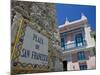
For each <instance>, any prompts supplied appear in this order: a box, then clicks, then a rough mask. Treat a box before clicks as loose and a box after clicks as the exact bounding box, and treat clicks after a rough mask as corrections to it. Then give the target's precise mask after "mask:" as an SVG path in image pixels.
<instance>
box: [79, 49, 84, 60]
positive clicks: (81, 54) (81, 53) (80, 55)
mask: <svg viewBox="0 0 100 75" xmlns="http://www.w3.org/2000/svg"><path fill="white" fill-rule="evenodd" d="M85 59H86V58H85V53H84V51H81V52H78V60H85Z"/></svg>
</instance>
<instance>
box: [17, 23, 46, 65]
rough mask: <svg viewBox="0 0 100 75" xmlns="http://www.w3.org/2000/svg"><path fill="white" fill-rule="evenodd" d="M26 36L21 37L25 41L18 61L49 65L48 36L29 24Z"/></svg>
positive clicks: (25, 32)
mask: <svg viewBox="0 0 100 75" xmlns="http://www.w3.org/2000/svg"><path fill="white" fill-rule="evenodd" d="M23 34H24V36H23V37H21V38H20V39H19V41H21V42H23V44H22V48H21V50H20V55H19V57H18V61H19V62H20V63H25V64H32V65H35V64H37V65H45V66H47V65H48V38H46V37H45V36H43V35H42V34H40V33H38V32H37V31H36V30H34V29H32V28H31V26H30V25H27V26H26V28H25V31H24V32H23Z"/></svg>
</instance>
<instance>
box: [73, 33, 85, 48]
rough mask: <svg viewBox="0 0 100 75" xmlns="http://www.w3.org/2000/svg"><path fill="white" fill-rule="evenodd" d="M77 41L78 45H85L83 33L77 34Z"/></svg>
mask: <svg viewBox="0 0 100 75" xmlns="http://www.w3.org/2000/svg"><path fill="white" fill-rule="evenodd" d="M75 41H76V47H80V46H83V36H82V33H80V34H77V35H76V36H75Z"/></svg>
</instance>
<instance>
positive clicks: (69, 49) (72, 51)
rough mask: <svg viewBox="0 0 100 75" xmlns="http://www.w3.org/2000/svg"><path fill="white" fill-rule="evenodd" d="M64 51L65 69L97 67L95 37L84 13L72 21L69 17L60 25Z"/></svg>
mask: <svg viewBox="0 0 100 75" xmlns="http://www.w3.org/2000/svg"><path fill="white" fill-rule="evenodd" d="M59 30H60V37H61V47H62V51H63V70H64V71H66V70H73V71H74V70H89V69H95V68H96V55H95V53H96V51H95V39H94V36H93V34H91V33H92V30H91V27H90V26H89V25H88V19H87V17H86V16H85V15H84V14H81V18H80V19H78V20H75V21H72V22H69V21H68V20H67V19H66V21H65V24H63V25H60V26H59Z"/></svg>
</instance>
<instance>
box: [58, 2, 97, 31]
mask: <svg viewBox="0 0 100 75" xmlns="http://www.w3.org/2000/svg"><path fill="white" fill-rule="evenodd" d="M81 13H83V14H84V15H85V16H86V17H87V19H88V23H89V25H90V26H91V28H92V30H94V31H95V30H96V7H95V6H88V5H73V4H59V3H57V4H56V17H57V24H58V25H62V24H64V23H65V21H66V17H67V19H68V20H69V21H74V20H77V19H80V18H81Z"/></svg>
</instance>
